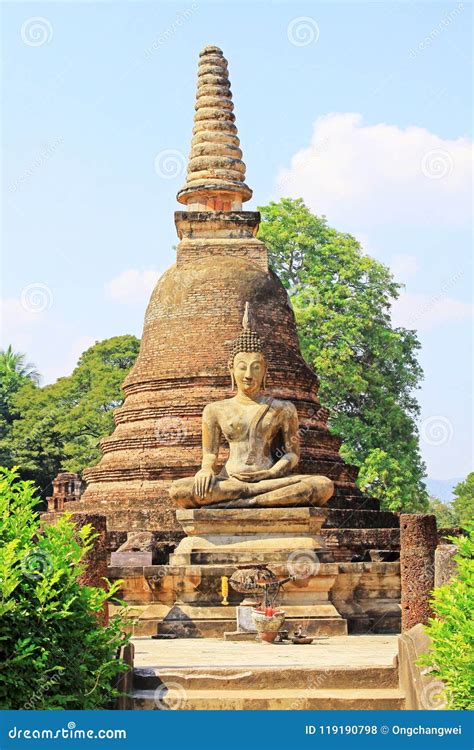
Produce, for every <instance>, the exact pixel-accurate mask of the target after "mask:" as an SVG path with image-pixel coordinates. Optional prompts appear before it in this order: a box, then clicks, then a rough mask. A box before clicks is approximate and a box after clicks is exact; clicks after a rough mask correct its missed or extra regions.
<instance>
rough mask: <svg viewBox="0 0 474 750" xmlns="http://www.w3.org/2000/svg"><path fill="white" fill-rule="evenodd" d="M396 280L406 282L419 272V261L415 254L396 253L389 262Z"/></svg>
mask: <svg viewBox="0 0 474 750" xmlns="http://www.w3.org/2000/svg"><path fill="white" fill-rule="evenodd" d="M389 265H390V270H391V271H392V273H393V275H394V277H395V281H398V282H401V283H405V282H406V281H408V279H412V278H413V277H414V276H416V274H417V272H418V261H417V259H416V258H415V256H414V255H408V254H403V253H402V254H400V255H395V256H394V257H393V258H392V260H391V261H390V263H389Z"/></svg>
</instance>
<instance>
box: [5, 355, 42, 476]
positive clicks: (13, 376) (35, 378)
mask: <svg viewBox="0 0 474 750" xmlns="http://www.w3.org/2000/svg"><path fill="white" fill-rule="evenodd" d="M39 377H40V376H39V373H38V371H37V370H36V369H35V367H34V365H32V364H31V363H30V362H26V355H25V354H22V353H21V352H14V351H13V349H12V347H11V346H8V347H7V348H6V349H2V351H0V441H1V439H2V438H5V436H6V435H7V434H8V431H9V429H10V427H11V424H12V423H13V421H14V420H15V419H16V418H17V417H18V413H17V411H16V409H15V407H14V405H13V401H14V397H15V394H16V393H18V391H19V390H20V388H22V387H23V386H24V385H25V383H31V382H33V383H35V384H37V383H38V382H39ZM2 447H3V450H2ZM5 448H6V445H5V444H4V443H3V444H0V462H1V463H8V462H9V460H10V458H11V457H10V456H9V454H8V453H5V452H4V451H5Z"/></svg>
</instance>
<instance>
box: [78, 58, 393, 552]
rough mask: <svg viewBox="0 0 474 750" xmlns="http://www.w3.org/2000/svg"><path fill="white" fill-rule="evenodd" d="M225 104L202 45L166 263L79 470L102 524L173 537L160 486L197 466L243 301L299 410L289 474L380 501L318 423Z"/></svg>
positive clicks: (339, 504) (341, 504) (313, 380)
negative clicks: (89, 461) (295, 459)
mask: <svg viewBox="0 0 474 750" xmlns="http://www.w3.org/2000/svg"><path fill="white" fill-rule="evenodd" d="M233 109H234V105H233V102H232V94H231V90H230V83H229V77H228V71H227V61H226V59H225V58H224V56H223V54H222V52H221V50H220V49H219V48H218V47H213V46H211V47H206V48H205V49H203V51H202V52H201V54H200V59H199V70H198V83H197V97H196V105H195V110H196V112H195V117H194V129H193V139H192V147H191V154H190V159H189V166H188V172H187V180H186V184H185V185H184V187H183V188H182V189H181V190H180V191H179V193H178V196H177V197H178V201H179V202H180V203H182V204H183V206H184V210H182V211H177V212H176V214H175V223H176V228H177V233H178V237H179V240H180V242H179V245H178V247H177V257H176V263H175V264H174V265H173V266H172V267H171V268H169V269H168V271H166V273H164V274H163V276H162V277H161V278H160V279H159V281H158V283H157V285H156V287H155V289H154V291H153V294H152V296H151V299H150V302H149V304H148V308H147V310H146V315H145V324H144V329H143V337H142V341H141V348H140V353H139V355H138V358H137V361H136V363H135V365H134V367H133V369H132V370H131V372H130V373H129V375H128V376H127V378H126V380H125V382H124V385H123V389H124V393H125V401H124V403H123V405H122V406H121V407H120V408H118V409H117V410H116V412H115V422H116V427H115V430H114V432H113V434H112V435H111V436H110V437H107V438H105V439H104V440H102V443H101V447H102V452H103V456H102V459H101V460H100V462H99V464H98V465H97V466H95V467H94V468H90V469H87V471H86V472H85V479H86V481H87V489H86V492H85V494H84V495H83V498H82V500H81V501H80V506H81V509H83V510H87V511H88V512H91V510H92V509H93V510H94V511H96V512H100V513H102V514H106V515H107V523H108V529H109V531H112V532H114V531H115V532H117V531H118V532H124V531H131V530H149V531H154V532H157V535H158V537H160V536H161V538H162V539H166V538H169V537H170V536H173V534H176V532H178V531H179V533H180V534H181V535H182V531H181V529H180V527H179V526H178V524H177V522H176V517H175V509H174V508H173V507H172V505H171V501H170V499H169V497H168V488H169V486H170V484H171V481H172V480H174V479H176V478H179V477H183V476H190V475H192V474H194V473H195V472H196V471H197V470H198V468H199V465H200V458H201V445H200V444H201V414H202V411H203V408H204V406H205V405H206V404H207V403H209V402H210V401H215V400H217V399H222V398H226V397H230V396H231V395H232V392H231V384H230V378H229V372H228V369H227V361H228V355H229V347H230V343H231V341H232V340H233V339H235V337H236V335H237V334H238V332H239V330H240V326H241V320H242V313H243V310H244V306H245V302H246V301H250V304H251V308H252V317H253V327H254V328H255V330H256V331H258V333H259V335H260V336H261V338H262V339H263V340H264V342H265V352H266V355H267V358H268V361H269V374H268V379H267V392H268V393H270V394H272V395H274V396H275V397H278V398H283V399H287V400H290V401H292V402H293V403H294V404H295V406H296V407H297V410H298V414H299V418H300V432H301V444H302V455H301V461H300V465H299V467H298V470H297V471H298V472H299V473H306V474H323V475H326V476H328V477H330V478H331V479H333V480H334V482H335V486H336V492H335V495H334V497H333V498H332V499H331V501H330V503H329V507H332V508H335V509H336V508H350V509H356V508H358V507H360V506H363V507H364V508H365V509H370V508H372V509H377V508H378V503H377V502H376V501H374V500H370V499H368V498H363V497H362V495H361V493H360V491H359V490H358V489H357V488H356V485H355V480H356V476H357V470H356V468H355V467H353V466H348V465H347V464H345V463H344V461H343V460H342V458H341V457H340V455H339V447H340V442H341V441H340V439H339V438H338V437H337V436H335V435H332V434H331V433H330V432H329V430H328V427H327V419H328V410H327V409H324V408H321V405H320V403H319V401H318V379H317V376H316V375H315V373H314V372H313V371H312V369H310V367H309V366H308V365H307V364H306V362H305V361H304V359H303V357H302V356H301V352H300V348H299V343H298V336H297V331H296V325H295V318H294V314H293V310H292V308H291V304H290V301H289V298H288V295H287V293H286V291H285V289H284V287H283V285H282V284H281V282H280V280H279V279H278V278H277V276H276V275H275V273H273V271H272V270H271V269H270V268H269V265H268V253H267V248H266V247H265V245H264V244H263V242H261V241H260V240H259V239H258V238H257V236H256V235H257V231H258V227H259V222H260V215H259V213H258V212H256V211H243V210H242V203H243V202H244V201H247V200H249V198H250V197H251V195H252V191H251V190H250V189H249V187H248V186H247V185H246V184H245V164H244V162H243V161H242V151H241V149H240V142H239V138H238V136H237V128H236V125H235V115H234V113H233ZM224 459H225V446H224V447H223V451H222V460H224Z"/></svg>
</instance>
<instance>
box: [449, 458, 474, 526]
mask: <svg viewBox="0 0 474 750" xmlns="http://www.w3.org/2000/svg"><path fill="white" fill-rule="evenodd" d="M453 494H454V500H453V508H454V511H455V513H456V516H457V517H458V519H459V524H460V526H463V527H465V528H466V527H467V525H468V523H469V522H471V521H472V520H473V519H474V471H471V473H470V474H468V475H467V477H466V479H465V480H464V482H459V484H457V485H456V487H455V488H454V490H453Z"/></svg>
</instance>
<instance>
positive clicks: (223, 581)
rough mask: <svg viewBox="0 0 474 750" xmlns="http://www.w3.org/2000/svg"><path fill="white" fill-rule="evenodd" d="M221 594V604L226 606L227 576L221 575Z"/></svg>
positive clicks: (227, 592) (227, 593)
mask: <svg viewBox="0 0 474 750" xmlns="http://www.w3.org/2000/svg"><path fill="white" fill-rule="evenodd" d="M221 594H222V601H221V604H223V605H224V606H226V605H227V604H229V602H228V601H227V597H228V595H229V579H228V577H227V576H222V577H221Z"/></svg>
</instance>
